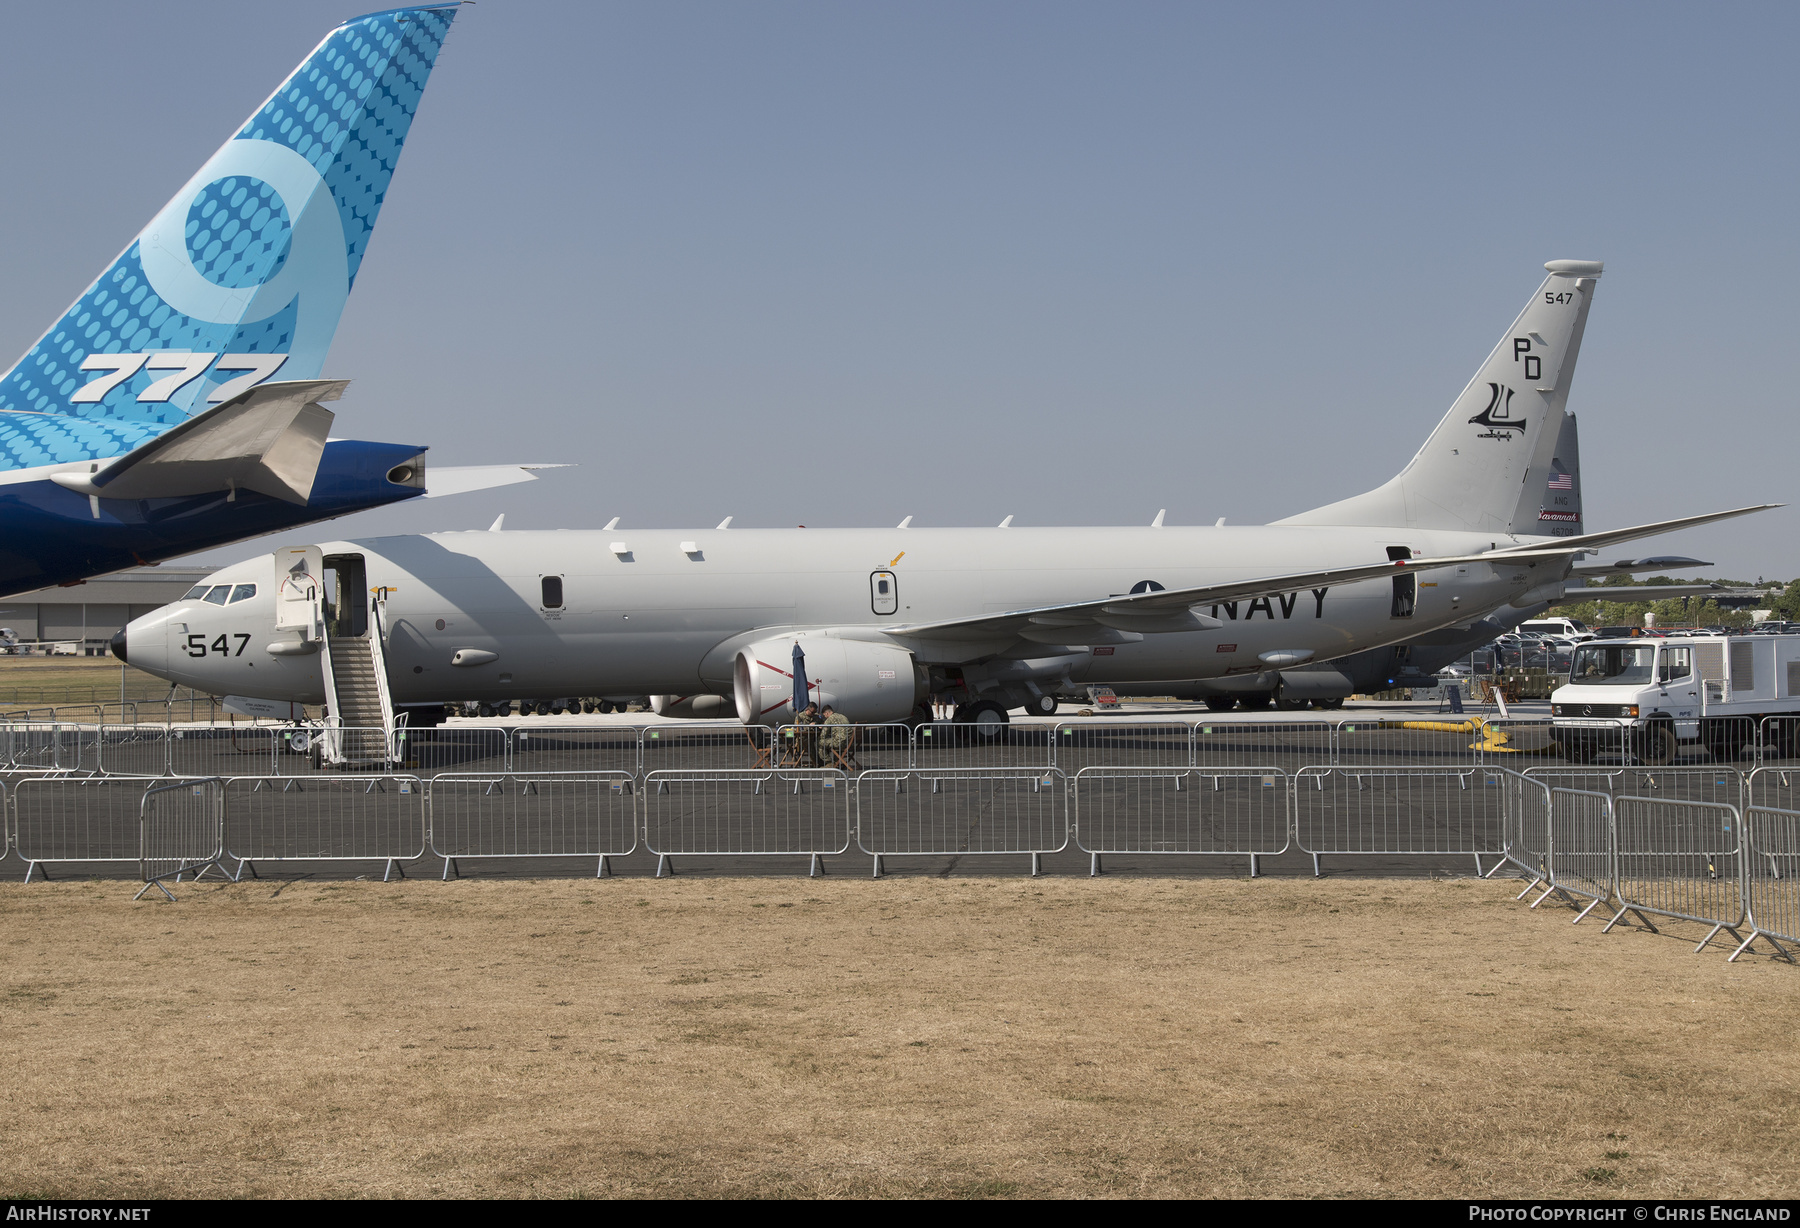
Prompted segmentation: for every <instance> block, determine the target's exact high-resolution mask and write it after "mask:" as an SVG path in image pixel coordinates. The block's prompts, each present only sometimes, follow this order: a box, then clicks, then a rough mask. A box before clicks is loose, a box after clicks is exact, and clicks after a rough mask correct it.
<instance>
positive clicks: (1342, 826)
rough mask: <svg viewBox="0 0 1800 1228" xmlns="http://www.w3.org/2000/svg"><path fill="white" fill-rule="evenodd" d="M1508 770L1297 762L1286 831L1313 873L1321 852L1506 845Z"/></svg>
mask: <svg viewBox="0 0 1800 1228" xmlns="http://www.w3.org/2000/svg"><path fill="white" fill-rule="evenodd" d="M1510 775H1512V774H1511V773H1509V772H1506V771H1504V770H1503V769H1499V768H1483V767H1474V766H1470V767H1464V768H1461V769H1446V768H1442V767H1425V768H1409V767H1391V768H1362V767H1354V768H1352V767H1336V768H1333V767H1321V766H1316V765H1314V766H1306V767H1302V768H1301V769H1300V770H1299V772H1298V773H1297V774H1296V775H1295V777H1294V789H1293V792H1294V835H1295V839H1296V841H1297V843H1298V844H1299V846H1300V849H1301V851H1302V852H1305V853H1307V854H1309V855H1310V856H1311V857H1312V861H1313V874H1314V875H1317V874H1319V873H1320V867H1319V858H1320V857H1321V856H1325V855H1328V854H1329V855H1332V856H1345V855H1350V856H1356V855H1370V854H1403V855H1409V854H1462V855H1466V856H1471V857H1473V858H1474V859H1475V873H1476V874H1477V875H1478V876H1479V875H1480V874H1481V873H1482V865H1481V859H1482V857H1483V856H1492V857H1496V858H1498V857H1500V856H1501V855H1502V854H1503V853H1504V851H1505V848H1506V807H1507V790H1508V788H1509V785H1508V777H1509V776H1510Z"/></svg>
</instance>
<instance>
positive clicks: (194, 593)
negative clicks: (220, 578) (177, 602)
mask: <svg viewBox="0 0 1800 1228" xmlns="http://www.w3.org/2000/svg"><path fill="white" fill-rule="evenodd" d="M206 588H207V586H206V585H204V584H196V585H194V587H193V588H190V589H189V590H188V591H187V596H185V597H183V598H182V600H183V601H198V600H200V598H202V597H204V596H206Z"/></svg>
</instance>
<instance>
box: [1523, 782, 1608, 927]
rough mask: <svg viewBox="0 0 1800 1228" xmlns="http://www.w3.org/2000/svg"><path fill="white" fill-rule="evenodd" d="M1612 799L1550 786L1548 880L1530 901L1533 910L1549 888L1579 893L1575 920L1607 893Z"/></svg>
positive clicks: (1603, 795) (1549, 893) (1542, 899)
mask: <svg viewBox="0 0 1800 1228" xmlns="http://www.w3.org/2000/svg"><path fill="white" fill-rule="evenodd" d="M1613 847H1614V846H1613V827H1612V798H1611V796H1609V795H1608V794H1605V793H1598V792H1593V791H1591V790H1587V789H1560V788H1552V789H1551V790H1550V856H1549V864H1550V879H1549V885H1548V886H1547V887H1546V888H1545V889H1544V894H1543V895H1541V896H1539V897H1538V898H1537V899H1536V900H1534V901H1532V904H1531V906H1532V907H1533V908H1536V907H1537V906H1538V905H1539V904H1542V903H1543V902H1544V901H1545V900H1546V899H1548V898H1549V897H1550V895H1551V893H1552V892H1560V893H1561V894H1563V895H1564V896H1565V897H1566V896H1582V897H1584V898H1586V899H1587V900H1588V901H1589V904H1588V906H1587V907H1586V908H1584V909H1582V910H1581V913H1580V915H1579V916H1577V917H1576V918H1575V924H1576V925H1579V924H1581V921H1582V918H1583V917H1586V916H1587V915H1588V914H1589V913H1590V912H1592V911H1593V910H1594V909H1595V908H1597V907H1598V906H1599V905H1600V904H1601V903H1602V902H1604V901H1606V900H1609V899H1611V898H1612V892H1613V881H1614V873H1613Z"/></svg>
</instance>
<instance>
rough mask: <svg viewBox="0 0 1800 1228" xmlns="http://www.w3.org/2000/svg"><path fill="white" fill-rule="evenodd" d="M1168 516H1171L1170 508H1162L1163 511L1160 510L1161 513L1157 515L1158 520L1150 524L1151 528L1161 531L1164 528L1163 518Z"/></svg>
mask: <svg viewBox="0 0 1800 1228" xmlns="http://www.w3.org/2000/svg"><path fill="white" fill-rule="evenodd" d="M1168 514H1169V509H1168V508H1166V507H1165V508H1162V509H1161V510H1160V511H1158V512H1157V513H1156V519H1155V520H1152V521H1151V522H1150V527H1151V528H1153V529H1160V528H1162V520H1163V517H1164V516H1167V515H1168Z"/></svg>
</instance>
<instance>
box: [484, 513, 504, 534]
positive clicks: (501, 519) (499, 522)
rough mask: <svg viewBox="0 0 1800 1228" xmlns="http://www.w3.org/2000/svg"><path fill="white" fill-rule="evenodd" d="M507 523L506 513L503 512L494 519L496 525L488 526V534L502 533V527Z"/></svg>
mask: <svg viewBox="0 0 1800 1228" xmlns="http://www.w3.org/2000/svg"><path fill="white" fill-rule="evenodd" d="M505 523H506V513H505V512H501V513H500V514H499V515H498V516H496V517H494V523H493V524H491V525H489V526H488V532H489V533H498V532H499V531H500V526H501V525H503V524H505Z"/></svg>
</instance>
